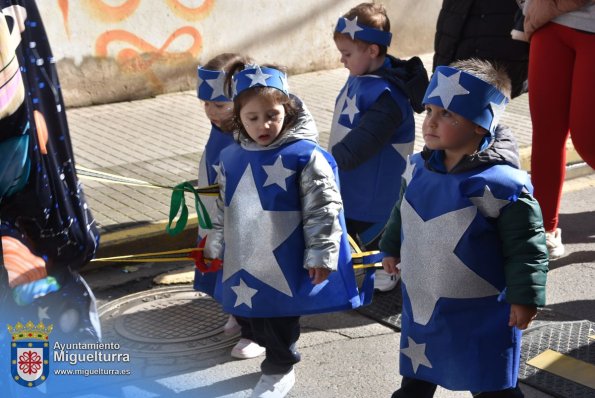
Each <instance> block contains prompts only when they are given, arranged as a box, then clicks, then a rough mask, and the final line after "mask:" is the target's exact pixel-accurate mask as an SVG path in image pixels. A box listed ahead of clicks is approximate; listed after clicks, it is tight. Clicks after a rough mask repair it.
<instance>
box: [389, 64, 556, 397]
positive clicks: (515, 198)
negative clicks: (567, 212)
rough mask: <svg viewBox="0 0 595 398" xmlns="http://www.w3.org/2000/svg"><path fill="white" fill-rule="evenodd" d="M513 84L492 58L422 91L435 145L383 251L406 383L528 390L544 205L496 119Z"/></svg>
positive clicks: (408, 189) (405, 392) (409, 180)
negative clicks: (399, 307)
mask: <svg viewBox="0 0 595 398" xmlns="http://www.w3.org/2000/svg"><path fill="white" fill-rule="evenodd" d="M509 95H510V80H509V79H508V77H507V75H506V73H505V72H504V71H501V70H497V69H495V68H494V67H493V66H492V65H491V64H490V63H489V62H486V61H479V60H474V59H472V60H467V61H458V62H456V63H454V64H453V65H452V66H451V67H448V66H440V67H438V68H437V69H436V72H435V74H434V75H433V77H432V80H431V81H430V85H429V87H428V90H427V91H426V95H425V97H424V103H425V107H426V117H425V120H424V123H423V129H422V130H423V134H424V141H425V143H426V146H425V148H424V150H423V151H422V152H421V153H418V154H415V155H413V156H412V157H411V159H410V162H409V164H408V166H407V170H406V172H405V173H404V175H403V180H404V181H403V184H402V187H401V199H400V200H399V202H398V203H397V205H396V206H395V208H394V210H393V213H392V215H391V218H390V221H389V223H388V224H387V227H386V231H385V233H384V235H383V237H382V240H381V242H380V248H381V249H382V250H383V251H384V252H385V253H386V254H387V256H386V257H385V258H384V259H383V267H384V269H385V270H386V271H387V272H388V273H396V272H397V271H399V269H398V268H397V264H398V263H399V262H400V274H401V280H402V282H403V283H402V290H403V315H402V335H401V353H400V372H401V374H402V375H403V381H402V383H401V388H400V389H399V390H397V391H396V392H395V393H394V394H393V395H392V396H393V398H404V397H415V398H426V397H432V396H433V395H434V391H435V390H436V386H437V385H440V386H443V387H445V388H448V389H451V390H468V391H471V392H473V394H474V396H475V397H522V396H523V393H522V392H521V390H520V389H519V388H518V387H517V376H518V369H519V360H520V344H521V330H523V329H526V328H527V326H528V325H529V323H530V322H531V320H532V319H533V318H534V317H535V314H536V312H537V307H539V306H543V305H544V304H545V283H546V273H547V270H548V254H547V248H546V244H545V232H544V228H543V220H542V217H541V210H540V208H539V205H538V203H537V201H536V200H535V199H534V198H533V196H532V195H531V191H532V186H531V183H530V180H529V177H528V175H527V173H526V172H524V171H522V170H519V159H518V152H517V147H516V143H515V142H514V139H513V136H512V133H511V131H510V130H509V129H508V128H506V127H504V126H501V125H499V124H498V119H499V117H500V115H501V114H502V112H503V111H504V107H505V106H506V103H507V102H508V98H509Z"/></svg>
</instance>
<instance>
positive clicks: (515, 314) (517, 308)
mask: <svg viewBox="0 0 595 398" xmlns="http://www.w3.org/2000/svg"><path fill="white" fill-rule="evenodd" d="M536 315H537V307H535V306H532V305H522V304H512V305H511V306H510V317H509V318H508V326H516V327H517V328H519V329H520V330H525V329H527V328H528V327H529V325H530V324H531V321H532V320H533V319H535V316H536Z"/></svg>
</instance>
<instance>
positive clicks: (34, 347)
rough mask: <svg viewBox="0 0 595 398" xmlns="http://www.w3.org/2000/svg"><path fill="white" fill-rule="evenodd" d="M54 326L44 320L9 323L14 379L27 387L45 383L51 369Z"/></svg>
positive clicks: (11, 367)
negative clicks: (51, 342)
mask: <svg viewBox="0 0 595 398" xmlns="http://www.w3.org/2000/svg"><path fill="white" fill-rule="evenodd" d="M53 328H54V326H53V325H48V326H47V327H46V326H45V325H44V324H43V322H39V323H38V324H37V325H35V324H34V323H33V322H31V321H29V322H27V323H26V324H25V325H23V324H22V323H20V322H17V324H16V325H15V326H14V328H13V327H12V326H11V325H8V331H9V332H10V334H11V335H12V341H11V344H10V347H11V348H10V363H11V365H10V369H11V374H12V378H13V380H14V381H16V382H17V383H19V384H20V385H22V386H25V387H35V386H38V385H40V384H41V383H43V382H44V381H45V380H46V379H47V377H48V375H49V370H50V365H49V363H50V355H49V352H50V349H49V347H50V342H49V335H50V333H51V332H52V329H53Z"/></svg>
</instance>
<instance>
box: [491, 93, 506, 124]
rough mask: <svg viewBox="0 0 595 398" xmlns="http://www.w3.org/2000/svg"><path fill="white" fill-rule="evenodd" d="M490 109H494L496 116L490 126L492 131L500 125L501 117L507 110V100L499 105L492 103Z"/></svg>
mask: <svg viewBox="0 0 595 398" xmlns="http://www.w3.org/2000/svg"><path fill="white" fill-rule="evenodd" d="M490 108H492V113H493V114H494V118H493V119H492V123H491V124H490V130H493V129H494V127H495V126H497V125H498V122H499V121H500V117H501V116H502V114H503V113H504V109H506V98H504V99H503V100H502V102H501V103H499V104H496V103H495V102H491V101H490Z"/></svg>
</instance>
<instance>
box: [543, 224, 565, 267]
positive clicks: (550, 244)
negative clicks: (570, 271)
mask: <svg viewBox="0 0 595 398" xmlns="http://www.w3.org/2000/svg"><path fill="white" fill-rule="evenodd" d="M545 245H546V246H547V250H548V252H549V253H550V260H555V259H557V258H560V257H562V256H563V255H564V245H563V244H562V230H561V229H560V228H556V229H555V230H554V231H552V232H546V233H545Z"/></svg>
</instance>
